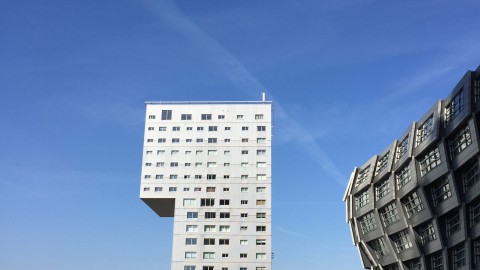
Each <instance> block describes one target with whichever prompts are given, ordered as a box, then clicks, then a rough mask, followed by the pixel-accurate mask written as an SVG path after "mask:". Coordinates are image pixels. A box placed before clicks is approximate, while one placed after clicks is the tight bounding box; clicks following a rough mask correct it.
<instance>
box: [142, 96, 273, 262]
mask: <svg viewBox="0 0 480 270" xmlns="http://www.w3.org/2000/svg"><path fill="white" fill-rule="evenodd" d="M271 135H272V104H271V102H268V101H261V102H147V106H146V120H145V138H144V147H143V148H144V149H143V161H142V177H141V189H140V198H141V199H142V200H144V201H145V202H146V203H147V204H148V205H149V206H150V207H151V208H152V209H153V210H154V211H155V212H156V213H157V214H158V215H160V216H166V217H174V225H173V226H174V230H173V247H172V249H173V252H172V268H171V269H172V270H271V269H272V267H271V266H272V260H271V247H272V244H271V231H272V228H271V207H272V205H271V137H272V136H271Z"/></svg>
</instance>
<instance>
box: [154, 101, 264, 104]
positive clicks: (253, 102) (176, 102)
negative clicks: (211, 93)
mask: <svg viewBox="0 0 480 270" xmlns="http://www.w3.org/2000/svg"><path fill="white" fill-rule="evenodd" d="M271 103H272V101H145V104H170V105H184V104H198V105H202V104H271Z"/></svg>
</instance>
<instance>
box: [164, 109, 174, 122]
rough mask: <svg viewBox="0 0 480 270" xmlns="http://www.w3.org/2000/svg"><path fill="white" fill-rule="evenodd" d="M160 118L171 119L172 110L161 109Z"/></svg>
mask: <svg viewBox="0 0 480 270" xmlns="http://www.w3.org/2000/svg"><path fill="white" fill-rule="evenodd" d="M162 120H172V110H162Z"/></svg>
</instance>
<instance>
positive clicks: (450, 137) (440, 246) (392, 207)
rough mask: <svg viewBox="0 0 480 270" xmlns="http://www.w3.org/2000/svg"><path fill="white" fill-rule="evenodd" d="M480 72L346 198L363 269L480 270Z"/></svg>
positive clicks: (360, 176) (360, 172) (363, 171)
mask: <svg viewBox="0 0 480 270" xmlns="http://www.w3.org/2000/svg"><path fill="white" fill-rule="evenodd" d="M479 113H480V67H479V68H478V69H477V70H476V71H468V72H467V73H466V74H465V76H464V77H463V78H462V79H461V80H460V82H459V83H458V84H457V86H455V88H454V89H453V91H452V92H451V94H450V95H449V96H448V97H447V98H446V99H445V100H440V101H438V102H437V103H435V104H434V105H433V106H432V108H431V109H430V110H429V111H428V112H427V113H426V114H425V115H424V116H423V117H422V118H420V119H419V120H418V122H414V123H413V124H412V125H411V126H410V127H408V128H407V130H406V131H405V133H404V134H403V135H402V136H401V137H400V138H399V139H398V140H395V141H394V142H393V143H392V144H391V145H389V146H388V147H387V148H386V149H385V150H384V151H383V152H382V153H380V154H378V155H375V156H373V157H372V158H371V159H370V160H368V161H367V162H366V163H365V164H364V165H362V166H361V167H359V168H355V169H354V171H353V173H352V176H351V179H350V183H349V186H348V188H347V192H346V195H345V198H344V200H345V201H346V204H347V222H348V223H349V225H350V228H351V233H352V237H353V241H354V244H355V245H356V246H357V247H358V250H359V254H360V257H361V261H362V263H363V267H364V268H369V269H388V270H393V269H409V270H412V269H434V270H440V269H480V169H479V168H480V167H479V159H480V156H479V136H480V133H479V124H480V122H479V119H480V118H479V117H480V114H479Z"/></svg>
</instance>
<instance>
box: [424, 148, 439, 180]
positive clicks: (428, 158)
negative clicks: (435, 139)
mask: <svg viewBox="0 0 480 270" xmlns="http://www.w3.org/2000/svg"><path fill="white" fill-rule="evenodd" d="M441 163H442V161H441V159H440V151H439V149H438V147H436V148H434V149H431V150H429V151H428V152H427V153H426V154H425V155H424V156H423V157H422V158H420V174H421V176H424V175H426V174H427V173H428V172H430V171H431V170H433V169H434V168H435V167H437V166H438V165H440V164H441Z"/></svg>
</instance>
